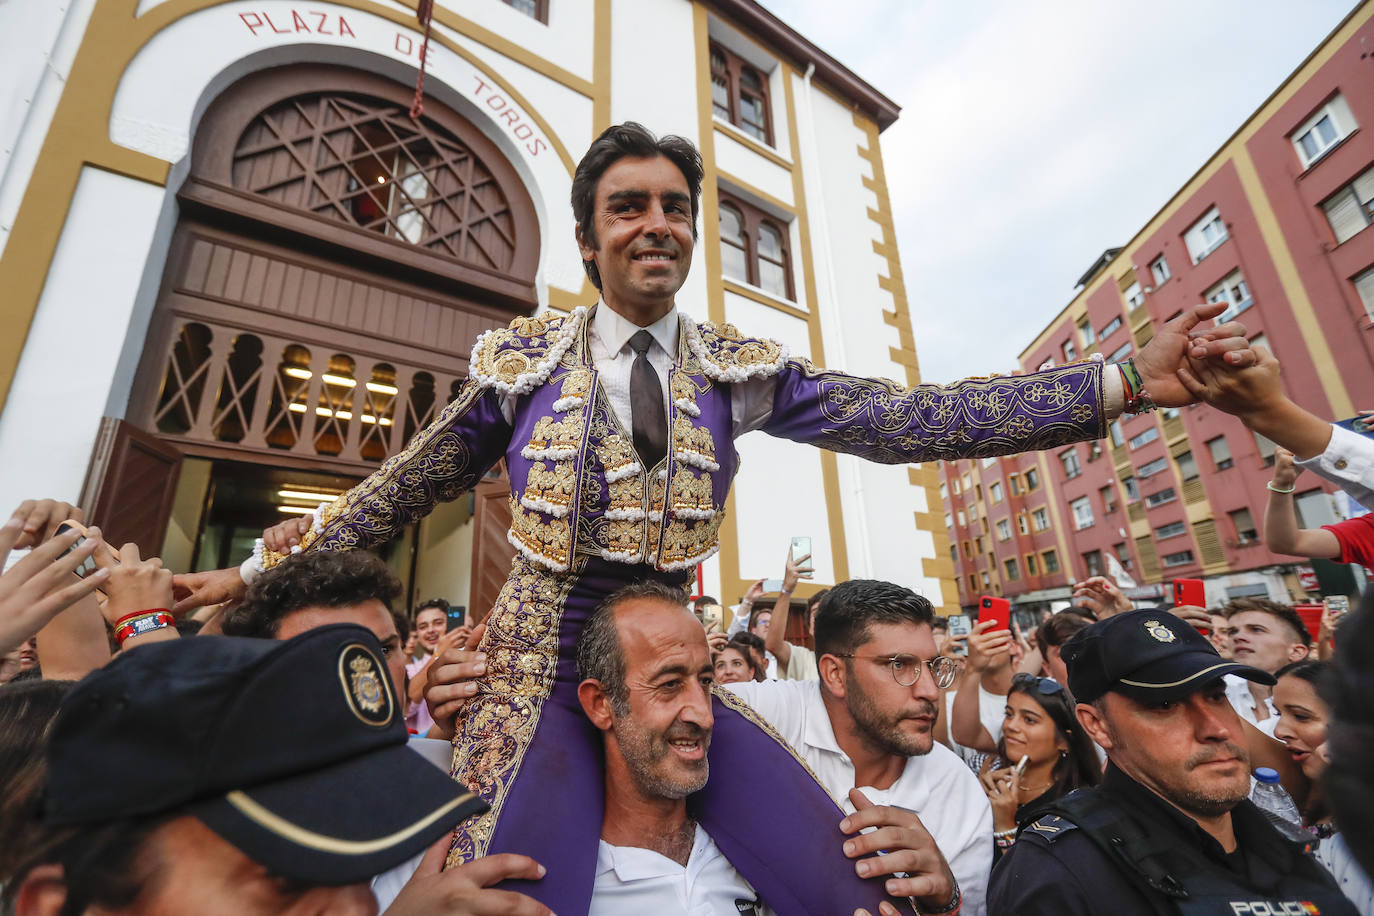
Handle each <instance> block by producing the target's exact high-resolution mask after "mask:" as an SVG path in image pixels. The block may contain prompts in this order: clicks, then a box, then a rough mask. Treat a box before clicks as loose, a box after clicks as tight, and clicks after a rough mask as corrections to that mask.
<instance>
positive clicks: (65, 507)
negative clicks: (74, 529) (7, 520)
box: [10, 499, 86, 550]
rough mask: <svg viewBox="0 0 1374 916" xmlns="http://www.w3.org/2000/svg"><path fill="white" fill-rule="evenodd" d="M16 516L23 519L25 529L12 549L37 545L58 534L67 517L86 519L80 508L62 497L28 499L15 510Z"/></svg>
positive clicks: (22, 548) (78, 519) (77, 519)
mask: <svg viewBox="0 0 1374 916" xmlns="http://www.w3.org/2000/svg"><path fill="white" fill-rule="evenodd" d="M14 517H15V518H20V519H22V520H23V522H22V525H23V530H22V531H21V533H20V535H19V538H18V539H17V540H16V541H15V542H14V544H13V545H11V547H10V549H11V550H24V549H26V548H30V547H37V546H38V545H39V544H41V543H43V542H44V541H46V540H47V539H48V538H50V537H52V536H53V535H54V534H56V533H57V526H58V525H60V524H62V523H63V522H65V521H66V520H67V519H72V520H73V521H78V522H82V521H85V520H86V517H85V516H84V515H83V514H82V513H81V510H80V509H78V508H77V507H76V506H73V505H72V504H71V503H64V502H63V501H62V500H60V499H26V500H24V501H23V502H22V503H20V504H19V508H18V509H15V510H14Z"/></svg>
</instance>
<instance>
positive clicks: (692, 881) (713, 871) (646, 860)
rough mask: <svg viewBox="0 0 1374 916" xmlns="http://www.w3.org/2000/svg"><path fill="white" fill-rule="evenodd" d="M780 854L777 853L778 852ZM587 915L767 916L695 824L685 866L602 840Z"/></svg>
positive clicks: (767, 911) (769, 914) (751, 891)
mask: <svg viewBox="0 0 1374 916" xmlns="http://www.w3.org/2000/svg"><path fill="white" fill-rule="evenodd" d="M780 852H781V850H780ZM590 913H591V916H646V914H653V916H726V914H729V916H738V914H743V916H773V911H772V910H771V909H769V908H768V906H766V905H765V904H764V903H763V902H761V901H759V897H758V894H757V893H755V891H754V888H753V886H752V885H750V883H749V882H748V881H746V880H744V877H743V876H742V875H740V873H739V872H737V871H735V867H734V866H733V865H731V864H730V862H729V861H728V860H727V859H726V858H725V856H724V855H723V854H722V853H721V851H720V849H719V848H717V847H716V844H715V841H713V840H712V839H711V837H710V836H709V835H708V834H707V833H706V831H705V830H702V829H701V825H700V824H698V825H697V830H696V839H695V840H694V841H693V843H692V853H691V855H690V856H689V857H688V859H687V864H686V865H679V864H677V863H676V862H674V861H673V860H672V859H670V858H668V857H667V856H663V855H660V854H658V853H656V852H654V851H653V850H651V849H640V848H639V847H636V846H612V845H611V844H610V843H607V842H606V841H605V840H602V841H601V846H600V848H599V849H598V851H597V855H596V883H595V884H594V885H593V887H592V906H591V910H590Z"/></svg>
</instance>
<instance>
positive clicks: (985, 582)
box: [983, 570, 991, 588]
mask: <svg viewBox="0 0 1374 916" xmlns="http://www.w3.org/2000/svg"><path fill="white" fill-rule="evenodd" d="M990 581H991V580H990V579H988V572H987V570H983V588H987V587H988V584H989V583H990Z"/></svg>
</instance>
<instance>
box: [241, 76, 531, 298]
mask: <svg viewBox="0 0 1374 916" xmlns="http://www.w3.org/2000/svg"><path fill="white" fill-rule="evenodd" d="M231 173H232V182H233V185H234V187H236V188H239V189H241V190H245V191H248V192H249V193H251V194H255V195H258V196H261V197H264V198H267V199H268V200H271V201H273V202H274V203H276V204H279V205H281V206H285V207H291V208H295V209H299V210H304V211H307V212H310V213H313V214H315V215H317V216H321V217H324V218H326V219H330V220H335V221H338V222H341V223H345V224H347V225H350V226H354V227H357V228H358V229H363V230H367V231H369V232H375V233H378V234H380V235H384V236H387V237H389V238H393V239H398V240H401V241H403V242H407V243H410V244H412V245H415V246H417V247H419V248H421V249H424V250H426V251H429V252H432V253H434V254H439V255H443V256H446V257H451V258H454V259H456V260H458V261H462V262H464V263H467V264H472V265H476V266H478V267H482V268H486V269H488V270H493V271H497V272H504V271H507V270H509V269H510V268H511V265H512V262H513V261H514V259H515V248H516V225H515V223H516V220H515V216H514V214H513V213H512V209H511V205H510V202H509V201H508V200H507V198H506V195H505V194H504V193H503V191H502V189H501V187H500V185H499V184H498V182H497V179H496V177H495V176H494V175H493V174H492V172H491V170H490V169H489V168H488V166H487V165H486V164H484V163H483V162H482V161H481V160H480V159H479V158H478V157H477V156H476V155H475V154H474V153H473V152H472V151H471V150H470V149H469V148H468V147H467V146H466V145H465V144H463V143H462V142H460V141H459V140H458V139H457V138H456V137H454V136H452V135H451V134H449V133H448V132H447V131H445V130H444V129H443V128H442V127H440V126H438V125H437V124H434V123H433V122H431V121H429V120H428V119H427V118H421V119H420V120H419V121H413V120H411V118H410V116H409V114H408V112H407V111H406V110H405V109H404V108H403V107H402V106H400V105H398V104H395V103H392V102H388V101H385V100H382V99H377V98H372V97H368V96H363V95H354V94H341V93H313V94H310V95H302V96H297V97H295V98H291V99H287V100H285V101H283V102H279V103H277V104H275V105H273V106H271V107H270V108H268V109H267V110H266V111H263V112H262V113H261V114H259V115H258V116H257V117H255V118H254V119H253V120H252V121H251V123H250V124H249V126H248V128H247V130H245V131H244V132H243V134H242V135H241V136H240V138H239V140H238V143H237V146H236V147H235V150H234V155H233V159H232V166H231Z"/></svg>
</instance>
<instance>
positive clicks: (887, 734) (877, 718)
mask: <svg viewBox="0 0 1374 916" xmlns="http://www.w3.org/2000/svg"><path fill="white" fill-rule="evenodd" d="M844 695H845V707H846V708H847V709H848V710H849V717H850V718H851V719H853V720H854V727H855V728H856V729H857V730H858V733H859V738H860V740H862V741H863V742H864V743H865V744H867V745H868V746H869V747H871V748H873V749H874V750H876V751H880V752H882V753H884V754H892V755H893V756H896V757H921V756H924V755H925V754H929V753H930V751H931V749H932V748H933V747H934V746H935V745H934V741H935V739H934V736H933V735H930V734H927V735H926V736H925V738H926V739H927V741H929V743H924V742H922V740H921V737H920V736H915V737H913V736H908V735H906V734H904V733H903V732H902V731H901V730H900V729H899V728H898V727H897V726H898V724H899V723H900V721H901V720H900V719H891V718H885V717H884V716H883V714H882V713H881V712H879V711H878V707H877V704H875V703H874V702H873V700H872V699H871V698H870V697H869V696H868V694H866V693H864V691H863V689H862V688H861V687H859V685H858V682H857V681H855V679H854V672H853V670H852V669H851V670H849V671H846V672H845V678H844ZM923 702H924V701H923ZM925 705H926V707H928V708H927V709H921V710H918V711H919V712H921V713H926V712H929V713H930V714H931V715H935V714H936V713H937V712H938V710H937V709H936V708H935V707H934V706H933V705H932V704H930V703H929V702H926V703H925Z"/></svg>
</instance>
